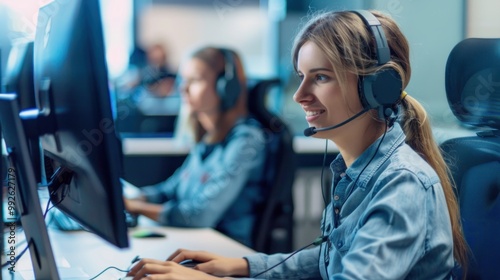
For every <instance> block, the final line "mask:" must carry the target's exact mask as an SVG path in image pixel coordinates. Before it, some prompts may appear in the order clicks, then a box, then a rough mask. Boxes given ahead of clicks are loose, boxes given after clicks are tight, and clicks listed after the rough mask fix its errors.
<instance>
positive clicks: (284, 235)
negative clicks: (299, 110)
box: [248, 79, 296, 253]
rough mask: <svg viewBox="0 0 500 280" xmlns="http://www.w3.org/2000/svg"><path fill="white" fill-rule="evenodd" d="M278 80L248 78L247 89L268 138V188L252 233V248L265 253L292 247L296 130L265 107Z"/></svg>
mask: <svg viewBox="0 0 500 280" xmlns="http://www.w3.org/2000/svg"><path fill="white" fill-rule="evenodd" d="M279 83H280V81H279V80H278V79H269V80H258V81H253V82H249V93H248V106H249V111H250V113H251V114H252V115H253V116H254V117H255V118H256V119H257V120H258V121H259V122H260V123H261V124H262V125H263V127H264V130H265V132H266V140H267V157H266V168H265V170H266V171H265V180H264V187H266V189H267V190H268V192H267V198H266V201H265V203H264V205H263V207H262V208H261V209H259V217H258V219H257V223H256V226H255V227H254V228H255V230H254V234H253V243H254V246H253V249H255V250H256V251H259V252H264V253H276V252H291V251H292V249H293V210H294V204H293V195H292V187H293V182H294V179H295V170H296V163H295V152H294V150H293V134H292V133H291V131H290V129H289V128H288V127H287V125H286V124H285V123H284V122H283V120H282V119H281V118H280V117H278V116H277V115H276V114H274V113H272V112H271V111H269V110H268V108H267V107H266V96H267V94H268V93H269V91H270V89H272V88H273V87H274V86H278V85H279Z"/></svg>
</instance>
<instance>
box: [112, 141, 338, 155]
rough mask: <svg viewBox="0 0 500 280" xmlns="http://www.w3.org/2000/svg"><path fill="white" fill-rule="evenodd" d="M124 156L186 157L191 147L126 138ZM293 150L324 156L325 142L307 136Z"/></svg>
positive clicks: (332, 148) (330, 146) (333, 149)
mask: <svg viewBox="0 0 500 280" xmlns="http://www.w3.org/2000/svg"><path fill="white" fill-rule="evenodd" d="M122 144H123V154H124V155H185V154H187V153H188V152H189V148H190V146H189V145H188V144H186V143H185V142H182V141H180V140H178V139H176V138H124V139H122ZM293 149H294V150H295V152H296V153H298V154H308V153H312V154H322V153H324V152H325V140H324V139H318V138H311V137H305V136H295V137H294V138H293ZM328 151H329V152H338V148H337V147H336V146H335V144H334V143H332V142H329V143H328Z"/></svg>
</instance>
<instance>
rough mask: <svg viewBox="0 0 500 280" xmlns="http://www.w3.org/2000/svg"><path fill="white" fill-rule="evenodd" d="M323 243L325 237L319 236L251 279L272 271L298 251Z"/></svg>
mask: <svg viewBox="0 0 500 280" xmlns="http://www.w3.org/2000/svg"><path fill="white" fill-rule="evenodd" d="M325 241H326V236H320V237H318V238H316V239H315V240H314V241H313V242H311V243H309V244H307V245H306V246H304V247H302V248H300V249H298V250H295V251H294V252H292V253H291V254H290V255H288V257H286V258H284V259H283V260H281V261H279V262H278V263H277V264H275V265H273V266H271V267H270V268H268V269H265V270H263V271H261V272H259V273H257V274H255V275H253V276H252V278H256V277H258V276H260V275H262V274H264V273H266V272H268V271H270V270H272V269H273V268H275V267H277V266H278V265H280V264H282V263H284V262H285V261H287V260H288V259H289V258H291V257H292V256H293V255H295V254H297V253H298V252H300V251H302V250H304V249H307V248H309V247H311V246H318V245H320V244H322V243H323V242H325Z"/></svg>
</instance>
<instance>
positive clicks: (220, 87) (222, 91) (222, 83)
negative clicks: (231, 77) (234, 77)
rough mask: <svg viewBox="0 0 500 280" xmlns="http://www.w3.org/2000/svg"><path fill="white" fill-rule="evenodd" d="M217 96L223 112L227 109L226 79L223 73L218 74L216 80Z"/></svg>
mask: <svg viewBox="0 0 500 280" xmlns="http://www.w3.org/2000/svg"><path fill="white" fill-rule="evenodd" d="M215 87H216V91H217V95H218V96H219V98H220V103H221V109H222V110H223V111H224V110H226V109H227V104H226V103H227V102H226V78H225V77H224V73H222V74H220V75H219V77H218V78H217V83H216V84H215Z"/></svg>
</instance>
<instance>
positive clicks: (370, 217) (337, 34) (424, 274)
mask: <svg viewBox="0 0 500 280" xmlns="http://www.w3.org/2000/svg"><path fill="white" fill-rule="evenodd" d="M292 59H293V65H294V67H295V70H296V72H297V74H298V76H299V77H300V80H301V82H300V85H299V88H298V89H297V91H296V93H295V94H294V100H295V101H296V102H297V103H298V104H300V106H301V107H302V109H303V110H304V112H305V115H306V120H307V122H308V123H309V125H310V127H309V128H308V129H306V130H305V132H304V133H305V134H306V135H307V136H313V137H317V138H323V139H327V140H330V141H332V142H334V143H335V144H336V146H337V147H338V149H339V151H340V153H339V155H338V156H337V158H336V159H335V160H334V161H333V162H332V163H331V164H330V169H331V171H332V174H333V182H332V187H331V190H330V193H331V202H330V203H329V204H328V206H327V208H326V209H325V211H324V212H323V218H322V223H321V233H322V235H321V236H320V237H319V238H318V239H317V240H316V241H315V242H313V243H311V246H312V245H316V247H314V248H310V249H301V250H298V251H296V252H293V253H292V254H274V255H265V254H254V255H250V256H245V257H244V258H225V257H221V256H217V255H213V254H210V253H206V252H197V251H189V250H182V249H181V250H178V251H176V252H174V253H173V254H172V255H171V256H170V257H169V258H168V260H167V261H156V260H142V261H141V262H140V263H138V264H137V265H136V266H134V268H133V269H132V270H131V272H130V275H135V278H136V279H139V278H141V277H142V276H143V275H145V274H151V273H153V274H160V275H161V276H160V275H158V277H159V278H158V279H168V277H169V276H171V275H183V276H185V277H184V278H183V279H212V278H214V277H216V276H235V275H238V276H247V277H254V278H265V279H450V278H452V277H453V273H452V271H453V268H454V266H455V262H458V263H459V264H460V265H463V266H464V265H465V263H466V260H465V259H466V248H467V246H466V243H465V241H464V237H463V234H462V230H461V225H460V218H459V211H458V206H457V201H456V198H455V196H454V191H453V187H452V183H451V182H450V179H449V174H448V169H447V166H446V164H445V162H444V160H443V158H442V156H441V153H440V150H439V148H438V146H437V144H436V143H435V141H434V139H433V137H432V134H431V128H430V124H429V120H428V118H427V115H426V113H425V110H424V108H423V107H422V106H421V105H420V104H419V103H418V102H417V101H416V100H415V99H414V98H412V97H411V96H410V95H408V94H407V93H406V92H405V91H404V89H405V87H406V86H407V85H408V83H409V81H410V74H411V69H410V57H409V45H408V42H407V40H406V38H405V36H404V35H403V34H402V32H401V30H400V29H399V27H398V26H397V25H396V23H395V22H394V21H393V20H392V19H391V18H389V17H388V16H386V15H384V14H382V13H380V12H377V11H335V12H327V13H323V14H320V15H318V16H316V17H314V18H313V19H311V20H310V21H309V22H308V23H307V24H306V26H305V27H304V28H303V29H302V30H301V32H300V33H299V34H298V35H297V37H296V40H295V42H294V46H293V51H292ZM185 259H194V260H196V261H198V262H200V263H199V264H198V265H196V266H195V270H192V271H189V270H188V269H187V268H185V267H181V266H179V265H178V264H177V263H179V262H181V261H183V260H185ZM202 272H203V273H202ZM155 276H156V275H155Z"/></svg>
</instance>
